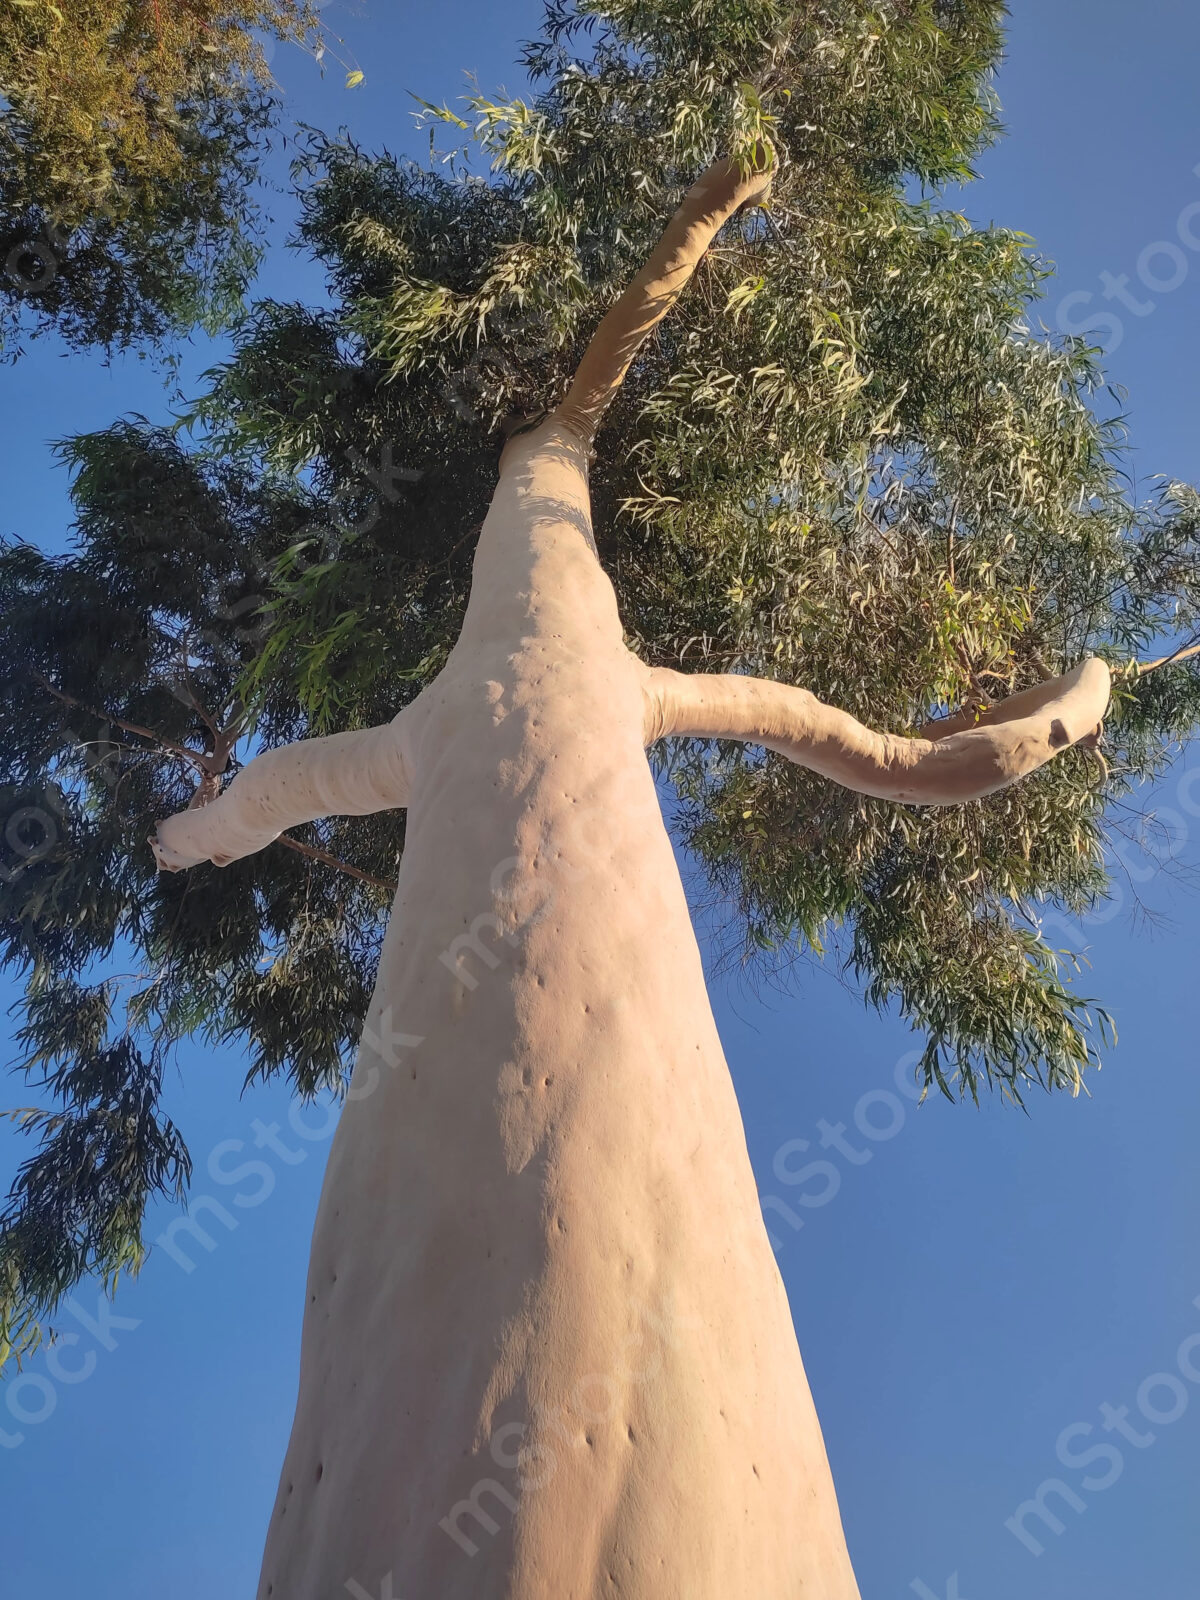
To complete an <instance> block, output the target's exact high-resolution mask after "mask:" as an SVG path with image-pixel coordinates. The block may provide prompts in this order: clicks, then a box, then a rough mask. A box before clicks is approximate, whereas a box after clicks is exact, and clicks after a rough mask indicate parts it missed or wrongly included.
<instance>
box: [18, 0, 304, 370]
mask: <svg viewBox="0 0 1200 1600" xmlns="http://www.w3.org/2000/svg"><path fill="white" fill-rule="evenodd" d="M313 22H314V18H313V14H312V12H311V11H310V9H309V7H308V6H307V4H306V0H187V4H184V5H181V4H179V3H178V0H70V3H69V4H68V3H66V0H64V3H63V4H62V5H61V6H59V5H56V4H52V3H50V0H4V4H3V7H2V8H0V95H2V96H3V102H2V104H0V170H3V173H4V184H3V199H2V200H0V258H2V262H3V266H4V272H3V277H2V278H0V285H2V288H3V291H4V301H5V302H6V305H5V306H4V307H3V310H2V311H0V334H2V335H4V336H5V337H6V340H7V342H8V344H9V346H10V348H11V345H12V341H13V340H14V338H15V337H17V336H19V334H20V332H22V331H24V330H29V329H34V330H36V329H38V328H45V327H54V328H56V329H57V330H58V331H59V332H60V333H61V334H64V335H65V336H66V337H67V338H68V339H69V340H70V341H71V342H72V343H74V344H79V345H82V344H92V343H94V344H99V345H101V346H104V347H106V348H112V347H120V346H123V345H126V344H131V343H134V342H138V341H143V340H148V339H155V338H158V337H161V336H162V335H163V334H165V333H167V332H169V331H171V330H180V329H186V328H187V327H189V326H191V325H192V324H193V323H195V322H207V323H208V324H209V325H212V326H215V325H217V324H218V323H220V322H221V321H222V320H226V319H228V317H229V316H230V315H231V314H232V313H233V312H234V311H235V310H236V309H237V308H238V306H239V304H240V296H241V293H242V290H243V289H244V288H245V285H246V283H247V282H248V280H249V278H250V277H251V276H252V273H253V269H254V266H255V264H256V261H257V258H258V249H257V243H256V233H255V216H256V213H255V209H254V206H253V203H252V201H251V198H250V185H251V182H252V179H253V176H254V172H255V166H256V160H257V156H258V154H259V152H260V150H261V147H262V143H263V139H264V136H265V133H266V129H267V126H268V120H269V96H268V85H269V76H268V73H267V70H266V64H265V60H264V57H263V51H262V46H261V43H260V42H259V35H260V34H263V33H265V34H271V35H274V36H276V37H278V38H285V39H294V40H297V41H299V40H303V39H305V38H307V37H308V36H309V34H310V32H311V30H312V27H313Z"/></svg>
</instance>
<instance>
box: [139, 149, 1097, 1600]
mask: <svg viewBox="0 0 1200 1600" xmlns="http://www.w3.org/2000/svg"><path fill="white" fill-rule="evenodd" d="M765 187H766V181H765V179H764V176H763V174H762V173H761V172H759V173H757V174H754V173H750V174H746V173H743V172H742V171H740V170H739V169H738V168H737V167H736V166H733V165H731V164H728V163H718V164H717V166H715V167H714V168H713V169H712V170H711V171H710V172H709V173H708V174H706V175H705V177H704V178H703V179H702V180H700V182H699V183H698V184H697V185H696V186H695V187H694V188H693V190H692V191H690V193H689V195H688V197H687V198H686V200H685V202H684V205H683V207H682V208H681V211H680V213H679V214H678V215H677V217H676V218H675V220H674V221H673V222H672V224H671V226H670V228H668V230H667V233H666V235H665V236H664V240H663V242H662V244H661V245H660V246H659V249H658V250H657V251H656V252H655V254H654V256H653V257H652V258H651V261H650V262H649V263H648V264H647V267H646V268H645V269H644V270H643V273H642V274H640V275H639V278H638V279H637V280H635V282H634V284H633V285H632V286H631V288H630V290H629V292H628V293H627V294H626V296H624V297H623V299H622V300H621V301H620V302H619V303H618V305H617V306H616V307H615V308H614V310H613V311H612V312H610V314H609V316H608V318H606V319H605V322H604V323H603V324H602V325H601V328H600V330H599V332H598V334H597V337H596V340H595V342H594V343H593V345H592V347H591V348H590V349H589V352H588V355H587V357H586V358H585V361H584V363H583V365H582V366H581V369H580V373H579V377H578V379H577V382H576V385H575V388H573V390H572V392H571V395H570V396H569V397H568V399H567V401H566V403H565V404H564V405H563V406H562V407H560V408H559V409H558V411H557V412H555V413H553V414H552V415H550V416H549V417H548V418H547V419H545V420H544V421H543V422H541V423H540V424H539V425H537V426H535V427H533V428H532V429H531V430H529V431H527V432H524V433H520V434H518V435H517V436H516V437H515V438H513V439H512V440H511V441H510V443H509V444H508V445H507V447H506V449H505V452H504V456H503V458H502V464H501V474H500V482H499V486H498V489H497V491H496V496H495V499H494V501H493V504H492V508H491V511H490V513H489V515H488V518H487V521H486V523H485V525H484V528H483V532H482V535H481V539H480V543H479V547H478V552H477V555H476V558H475V568H474V582H473V588H472V595H471V600H470V604H469V606H468V610H467V613H466V618H465V622H464V626H463V630H462V634H461V637H460V639H459V641H458V643H457V645H456V646H455V648H454V650H453V652H452V653H451V656H450V659H449V661H448V663H447V665H446V667H445V669H444V671H443V672H442V673H441V675H440V676H439V677H438V679H437V680H436V682H435V683H434V684H433V685H431V686H430V687H429V688H428V689H426V690H425V692H424V693H423V694H422V695H421V696H420V697H419V699H418V700H417V701H416V702H415V703H414V704H413V705H412V706H411V707H409V708H408V709H407V710H406V711H404V712H403V713H402V714H401V715H400V716H399V717H398V718H397V719H396V720H395V721H394V722H393V723H391V724H388V725H387V726H386V727H383V728H380V729H374V730H368V731H367V732H364V733H357V734H345V735H340V736H337V737H336V738H334V739H329V740H314V741H311V742H310V743H309V744H306V745H300V746H294V747H291V748H290V749H287V750H284V751H279V752H272V753H271V754H269V755H267V756H264V757H260V758H259V759H258V760H257V761H255V762H253V763H251V765H250V766H249V767H248V768H247V769H246V770H245V772H244V773H242V774H241V775H240V776H239V777H238V778H237V779H236V780H235V781H234V783H233V785H232V786H231V788H230V789H229V790H228V791H227V792H226V794H224V795H223V796H221V797H220V799H218V800H215V801H214V802H213V803H212V804H211V805H208V806H206V807H205V808H203V809H202V810H197V811H191V812H188V813H185V814H184V815H183V816H181V817H177V818H173V819H171V820H170V821H168V822H166V823H164V824H163V825H162V827H161V829H160V832H159V836H158V839H157V840H156V841H155V844H156V850H157V852H158V855H159V860H160V862H161V863H162V865H163V866H164V867H167V868H179V867H184V866H186V865H188V864H190V863H192V862H194V861H197V860H202V859H211V860H218V861H223V860H229V859H232V858H234V857H236V856H238V855H243V854H246V853H248V852H249V851H250V850H253V849H257V848H261V846H262V845H263V844H265V843H266V842H267V841H268V840H269V839H271V838H273V837H275V836H277V835H278V833H279V832H280V831H281V830H282V829H283V828H284V827H287V826H290V825H293V824H294V823H296V822H299V821H301V820H305V819H307V818H311V817H315V816H319V815H323V814H328V813H332V812H338V811H342V812H367V811H373V810H379V809H382V808H384V807H387V806H396V805H407V807H408V821H407V830H406V847H405V852H404V857H403V861H402V864H401V871H400V881H399V886H398V889H397V893H396V899H395V905H394V908H393V913H392V918H391V922H390V925H389V928H388V932H387V936H386V941H385V944H384V949H383V955H382V960H381V965H380V970H379V978H378V983H377V987H376V992H375V995H374V998H373V1000H372V1003H371V1007H370V1011H369V1014H368V1017H367V1021H366V1027H365V1030H364V1037H363V1043H362V1046H361V1049H360V1052H359V1056H358V1060H357V1064H356V1067H355V1071H354V1075H353V1080H352V1083H351V1086H350V1089H349V1093H348V1098H347V1103H346V1106H345V1110H344V1112H343V1115H342V1118H341V1122H340V1125H339V1128H338V1132H337V1135H336V1138H335V1141H334V1145H333V1149H332V1152H331V1155H330V1161H329V1168H328V1172H327V1175H326V1179H325V1185H324V1189H323V1192H322V1196H321V1202H320V1208H319V1211H318V1216H317V1223H316V1229H315V1234H314V1239H313V1249H312V1259H311V1266H310V1272H309V1280H308V1291H307V1302H306V1306H305V1315H304V1330H303V1347H302V1358H301V1375H300V1394H299V1401H298V1404H297V1409H296V1417H295V1423H294V1426H293V1430H292V1437H291V1442H290V1444H289V1447H288V1452H287V1458H286V1461H285V1464H284V1469H283V1475H282V1478H281V1480H280V1486H279V1493H278V1497H277V1500H276V1504H275V1508H274V1511H273V1514H272V1517H271V1523H270V1530H269V1533H268V1538H267V1546H266V1554H265V1557H264V1561H263V1568H262V1577H261V1581H260V1586H259V1590H258V1595H259V1600H332V1597H334V1596H338V1595H345V1594H351V1595H354V1596H356V1597H359V1600H361V1597H362V1596H364V1595H365V1596H370V1597H372V1600H374V1597H379V1600H601V1597H605V1600H607V1597H610V1596H611V1597H617V1596H620V1597H623V1600H800V1597H806V1596H811V1597H813V1600H855V1597H856V1596H857V1594H858V1590H857V1586H856V1584H855V1580H854V1575H853V1572H852V1570H851V1564H850V1560H849V1556H848V1554H847V1550H846V1544H845V1540H844V1537H843V1533H842V1527H841V1521H840V1517H839V1513H838V1507H837V1502H836V1498H835V1494H834V1489H833V1484H832V1480H831V1476H830V1471H829V1467H828V1463H827V1460H826V1454H825V1448H824V1445H823V1442H822V1438H821V1431H820V1427H819V1425H818V1422H817V1418H816V1414H815V1412H814V1409H813V1403H812V1399H811V1396H810V1394H809V1388H808V1384H807V1381H806V1379H805V1375H804V1368H803V1365H802V1363H801V1359H800V1353H799V1350H798V1348H797V1344H796V1337H795V1333H794V1331H793V1327H792V1320H791V1314H790V1311H789V1307H788V1301H787V1296H786V1294H785V1291H784V1287H783V1283H782V1280H781V1278H780V1275H779V1270H778V1267H777V1266H776V1263H775V1260H774V1256H773V1254H772V1251H771V1247H770V1245H769V1243H768V1239H767V1234H766V1229H765V1227H764V1224H763V1221H762V1216H761V1213H760V1210H759V1205H758V1197H757V1190H756V1185H755V1179H754V1174H753V1172H752V1170H751V1166H750V1161H749V1158H748V1156H747V1152H746V1144H745V1137H744V1134H743V1130H742V1124H741V1119H740V1116H739V1112H738V1106H737V1102H736V1099H735V1096H734V1092H733V1088H732V1084H731V1081H730V1076H729V1071H728V1067H727V1066H726V1063H725V1059H724V1056H723V1054H722V1050H721V1044H720V1040H719V1038H718V1036H717V1031H716V1027H715V1024H714V1022H713V1017H712V1013H711V1010H710V1007H709V1002H708V997H707V994H706V990H705V984H704V978H703V973H702V970H701V961H700V955H699V951H698V949H697V945H696V940H695V936H694V934H693V930H692V926H691V922H690V918H689V915H688V908H687V904H686V901H685V898H684V893H683V889H682V885H681V883H680V879H679V874H678V871H677V868H676V864H675V860H674V856H673V852H672V848H671V843H670V840H669V838H668V836H667V833H666V830H665V828H664V825H663V820H662V816H661V812H660V809H659V804H658V799H657V796H656V792H655V787H654V782H653V779H652V776H651V772H650V768H649V765H648V762H647V759H646V754H645V749H646V745H647V744H648V743H652V742H653V741H654V740H656V739H657V738H660V737H663V736H664V735H667V734H679V735H689V734H691V735H697V736H702V737H704V736H710V737H711V736H720V737H723V738H743V739H748V740H754V741H755V742H758V743H761V744H765V745H767V746H768V747H769V748H771V749H775V750H778V751H780V752H781V753H782V754H784V755H786V756H788V757H789V758H790V759H792V760H796V761H803V762H804V763H806V764H807V765H809V766H812V767H814V768H815V769H816V770H818V771H822V772H825V773H827V774H828V775H829V776H830V777H831V778H833V779H835V780H836V781H839V782H842V783H846V784H848V785H850V786H852V787H855V788H859V789H862V790H863V791H864V792H869V793H876V794H884V795H889V796H891V797H892V798H895V799H897V800H901V801H904V800H922V801H927V802H932V803H950V802H952V801H955V800H960V799H964V798H968V797H970V796H972V795H975V794H982V793H986V792H989V791H990V790H991V789H994V788H998V787H1000V786H1002V785H1003V784H1005V783H1007V782H1011V781H1013V780H1014V779H1015V778H1017V777H1019V776H1020V775H1021V774H1022V773H1023V772H1026V771H1029V770H1032V768H1033V767H1035V766H1037V765H1040V764H1041V763H1042V762H1043V761H1045V760H1047V759H1049V758H1050V756H1051V755H1053V753H1054V752H1055V751H1056V750H1058V749H1060V748H1063V747H1064V746H1065V745H1067V744H1069V743H1072V742H1074V741H1075V740H1077V739H1080V738H1084V737H1087V736H1088V735H1089V734H1090V733H1091V732H1092V730H1094V728H1095V726H1096V723H1097V722H1098V720H1099V717H1100V716H1101V715H1102V713H1103V710H1104V706H1105V703H1106V701H1107V693H1108V675H1107V671H1106V669H1104V668H1103V667H1102V665H1100V664H1099V663H1093V662H1089V663H1084V664H1082V665H1081V666H1080V667H1079V668H1077V669H1076V670H1075V672H1074V673H1072V674H1070V675H1068V677H1067V678H1065V679H1061V680H1056V681H1055V682H1053V683H1051V684H1049V685H1046V686H1044V687H1042V688H1040V689H1038V690H1035V691H1032V692H1031V693H1029V694H1026V695H1024V696H1018V697H1016V698H1015V699H1014V700H1013V701H1012V702H1009V703H1007V705H1006V706H1001V707H996V708H992V709H991V710H990V711H989V712H988V713H987V714H986V716H984V717H983V718H982V719H974V720H971V719H965V720H963V719H960V720H958V721H956V722H953V723H950V722H948V723H947V724H945V726H944V727H940V728H938V729H935V730H933V731H937V732H941V733H942V734H943V735H944V736H943V737H942V738H940V739H935V738H933V737H932V736H927V737H925V738H919V739H911V740H908V739H896V738H889V737H886V736H881V735H878V734H874V733H871V732H870V730H868V729H865V728H863V727H862V726H861V725H860V724H858V723H856V722H854V721H853V719H852V718H849V717H847V716H845V715H844V714H843V713H841V712H838V711H835V710H832V709H830V708H828V707H824V706H821V705H820V703H819V702H817V701H815V700H814V699H813V698H812V696H810V695H807V694H806V693H805V692H804V691H803V690H801V689H796V688H791V687H788V686H784V685H778V684H773V683H770V684H768V683H763V682H760V681H759V680H753V679H745V678H736V677H734V678H729V677H703V678H700V679H690V678H685V677H682V676H681V675H678V674H675V673H671V672H662V671H651V670H649V669H647V668H646V667H645V666H644V665H643V664H642V663H641V662H639V661H638V660H637V659H636V657H634V656H633V655H632V654H631V653H630V652H629V651H628V650H627V649H626V647H625V645H624V643H623V639H622V628H621V621H620V617H619V616H618V612H617V606H616V601H615V596H614V593H613V589H612V585H611V584H610V582H609V580H608V578H607V577H606V575H605V573H604V571H603V569H602V567H601V565H600V563H599V562H598V560H597V558H596V554H595V548H594V544H593V541H592V536H591V513H590V505H589V497H588V487H587V463H588V454H589V449H590V444H591V438H592V435H593V433H594V431H595V428H596V426H597V424H598V421H599V418H600V416H601V414H602V412H603V408H604V404H605V403H606V400H607V398H608V397H609V396H610V395H611V393H612V391H613V390H614V389H615V387H616V385H617V384H619V382H620V380H621V377H622V376H623V373H624V371H625V369H626V367H627V366H628V363H629V361H630V359H632V356H633V354H634V352H635V351H636V348H637V345H638V343H639V342H640V341H641V339H642V338H644V337H645V335H646V333H647V332H648V331H649V329H650V328H651V327H652V326H653V325H654V323H655V322H656V321H657V320H658V319H659V318H660V317H661V316H662V315H663V314H665V312H666V310H667V309H668V308H669V306H670V304H671V303H672V302H673V300H674V299H675V297H676V296H677V295H678V293H679V291H680V290H681V288H682V287H683V286H684V284H685V283H686V281H687V278H688V276H689V275H690V273H691V271H692V270H694V267H695V265H696V262H697V261H698V260H699V258H700V255H701V254H702V253H703V250H704V249H705V248H706V246H707V244H708V243H709V241H710V240H711V238H712V237H713V235H714V234H715V232H716V231H717V229H718V228H719V227H720V226H721V225H722V223H723V222H724V221H726V220H727V219H728V218H729V217H730V216H731V215H732V214H733V213H734V212H735V211H736V210H737V209H738V208H739V207H740V206H742V205H744V204H746V203H748V202H751V201H754V200H756V199H759V198H761V196H762V193H763V191H764V189H765ZM928 732H929V730H927V733H928ZM833 1314H836V1312H834V1313H833Z"/></svg>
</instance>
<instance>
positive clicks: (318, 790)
mask: <svg viewBox="0 0 1200 1600" xmlns="http://www.w3.org/2000/svg"><path fill="white" fill-rule="evenodd" d="M403 715H404V713H403V712H401V714H400V716H399V717H396V718H394V719H393V720H392V721H391V722H386V723H384V724H383V725H382V726H381V727H378V728H365V729H362V730H360V731H358V732H354V733H335V734H332V735H331V736H330V737H328V738H325V739H305V740H302V741H301V742H300V743H298V744H289V745H283V746H282V747H281V748H280V749H278V750H268V751H266V752H265V753H264V754H262V755H260V756H255V758H254V760H253V761H251V762H250V763H249V765H248V766H246V767H245V768H243V770H242V771H241V772H239V773H238V775H237V777H236V778H235V779H234V780H233V782H232V783H231V784H230V786H229V788H228V789H226V790H225V791H224V792H223V793H222V794H220V795H218V796H217V797H216V799H214V800H211V801H210V802H209V803H208V804H207V805H204V806H201V807H199V808H198V809H195V810H188V811H182V812H180V813H179V814H178V815H177V816H174V817H168V818H167V819H166V821H165V822H160V823H159V825H158V833H157V835H156V836H155V837H154V838H153V839H151V841H150V844H151V848H152V849H153V851H154V856H155V859H156V860H157V862H158V865H159V867H160V869H161V870H162V871H164V872H180V871H183V870H184V869H185V868H187V867H194V866H196V865H198V864H199V863H200V862H201V861H212V862H214V863H215V864H216V865H217V866H219V867H224V866H227V865H228V864H229V862H231V861H238V860H240V859H241V858H242V857H243V856H249V855H253V854H254V853H255V852H256V851H258V850H262V849H264V848H265V847H266V846H267V845H269V844H271V843H272V842H273V841H274V840H276V839H278V838H279V836H280V835H281V834H282V833H283V832H284V830H285V829H286V828H294V827H297V826H298V825H299V824H300V823H302V822H315V821H317V819H318V818H320V817H330V816H347V817H362V816H369V815H371V814H373V813H374V812H377V811H391V810H394V809H396V808H398V807H400V806H405V805H407V804H408V794H409V779H408V771H407V767H406V764H405V760H404V754H403V750H402V737H401V731H400V723H401V720H402V718H403ZM291 843H292V845H293V847H295V848H299V849H301V850H302V851H303V853H305V854H309V853H311V851H310V847H308V846H302V845H300V844H299V842H298V841H291ZM331 864H332V865H339V866H341V865H344V864H343V863H339V862H336V861H331ZM356 875H357V869H356ZM381 887H382V885H381Z"/></svg>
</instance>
